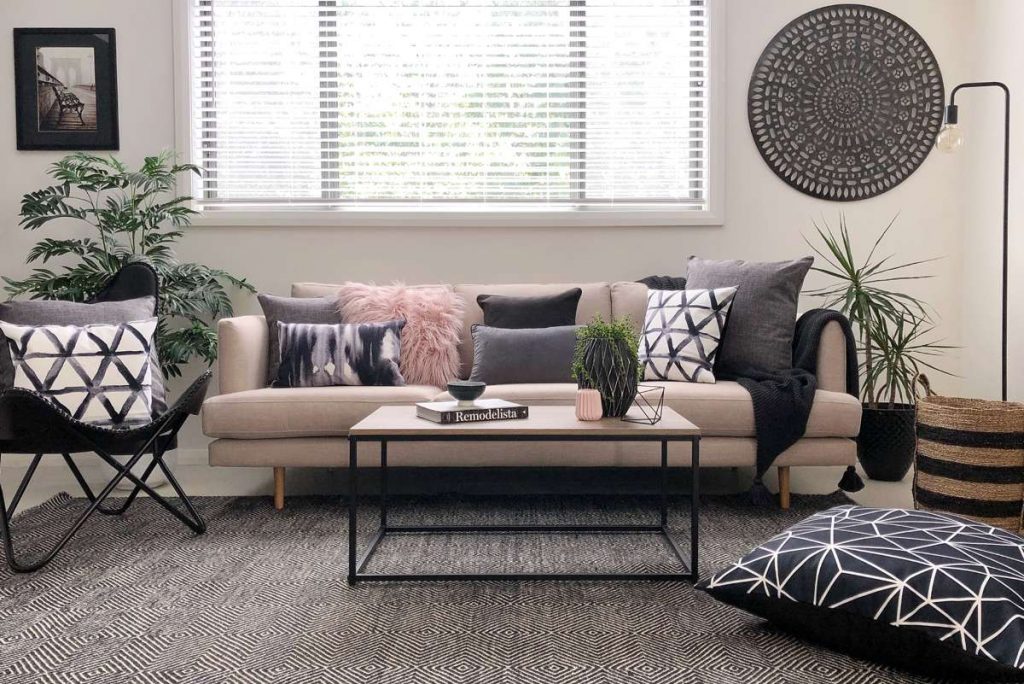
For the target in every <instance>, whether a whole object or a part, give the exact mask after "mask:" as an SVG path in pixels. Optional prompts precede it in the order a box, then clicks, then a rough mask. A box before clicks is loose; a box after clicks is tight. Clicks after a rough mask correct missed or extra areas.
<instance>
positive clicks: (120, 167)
mask: <svg viewBox="0 0 1024 684" xmlns="http://www.w3.org/2000/svg"><path fill="white" fill-rule="evenodd" d="M188 173H196V174H198V173H199V169H198V168H197V167H195V166H193V165H191V164H177V163H175V161H174V157H173V154H171V153H169V152H165V153H162V154H160V155H157V156H153V157H146V159H145V160H144V161H143V163H142V166H141V168H139V169H138V170H130V169H129V168H128V167H127V166H126V165H125V164H123V163H122V162H121V161H119V160H118V159H116V158H114V157H99V156H96V155H91V154H85V153H81V152H79V153H75V154H72V155H69V156H67V157H65V158H64V159H61V160H60V161H58V162H56V163H54V164H53V166H52V167H51V168H50V175H51V176H52V177H53V178H54V179H55V180H56V181H57V183H56V184H54V185H51V186H49V187H46V188H43V189H42V190H37V191H36V192H31V193H28V194H27V195H25V196H24V197H22V200H21V222H20V225H21V227H22V228H24V229H25V230H37V229H38V228H41V227H43V226H44V225H46V224H48V223H49V222H50V221H54V220H57V219H74V220H77V221H82V222H84V223H86V224H88V225H90V226H92V228H93V229H94V230H95V236H90V237H73V238H44V239H42V240H40V241H39V242H38V243H37V244H36V245H35V246H34V247H33V248H32V249H31V250H30V251H29V253H28V258H27V259H26V263H30V264H31V263H38V264H41V265H40V266H38V267H36V268H34V269H33V270H32V272H31V273H30V274H29V275H28V276H27V277H26V278H24V279H21V280H15V279H12V278H7V277H5V278H4V279H3V280H4V282H5V283H6V285H5V289H6V291H7V292H8V293H9V294H10V296H11V297H12V298H13V297H19V296H23V295H28V296H30V297H31V298H33V299H64V300H70V301H84V300H87V299H89V298H90V297H91V296H93V295H94V294H96V293H97V292H98V291H99V290H100V288H102V287H103V285H104V283H106V281H107V280H108V279H109V277H110V276H111V275H113V274H114V273H116V272H117V271H118V270H119V269H120V268H121V267H122V266H123V265H124V264H126V263H129V262H132V261H145V262H146V263H148V264H150V265H151V266H153V268H154V269H155V270H156V272H157V274H158V276H159V278H160V295H161V297H160V312H159V323H158V327H157V345H158V347H159V349H160V361H161V367H162V370H163V372H164V373H165V374H166V375H168V376H179V375H181V366H182V365H183V364H185V363H187V362H189V361H190V360H192V359H194V358H199V359H202V360H203V361H205V362H206V363H207V364H211V363H213V361H214V360H215V359H216V358H217V334H216V332H215V331H214V329H213V327H212V323H213V322H214V321H215V320H216V319H217V318H219V317H222V316H229V315H231V313H232V306H231V298H230V296H229V294H228V291H227V288H228V287H229V286H233V287H236V288H240V289H242V290H244V291H247V292H255V289H254V288H253V287H252V285H250V284H249V283H248V282H246V280H245V279H244V278H239V277H236V276H233V275H231V274H230V273H227V272H226V271H222V270H220V269H216V268H210V267H209V266H204V265H202V264H197V263H182V262H179V261H178V259H177V257H176V255H175V252H174V244H175V243H176V242H177V241H178V240H179V239H180V238H181V237H182V235H183V234H184V231H185V229H186V228H187V227H188V225H189V223H190V221H191V217H192V216H193V215H194V214H195V213H196V212H195V211H193V210H192V209H191V208H190V207H189V205H188V203H189V201H190V200H191V199H192V198H191V197H189V196H188V195H175V194H174V189H175V184H176V181H177V178H178V176H179V175H181V174H188ZM61 258H63V259H65V262H64V264H63V265H62V266H60V267H59V268H58V267H50V266H46V265H45V264H48V263H49V262H50V261H51V260H55V259H61Z"/></svg>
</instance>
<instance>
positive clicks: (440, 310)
mask: <svg viewBox="0 0 1024 684" xmlns="http://www.w3.org/2000/svg"><path fill="white" fill-rule="evenodd" d="M338 310H339V311H340V312H341V320H342V321H344V322H345V323H374V322H377V321H393V320H396V319H400V318H401V319H405V328H404V329H403V330H402V347H401V352H400V355H399V361H398V365H399V368H400V369H401V371H402V375H403V376H404V377H405V381H406V382H407V383H409V384H411V385H434V386H435V387H445V386H446V385H447V384H448V381H449V380H454V379H455V378H456V377H458V374H459V370H460V360H459V350H458V346H459V337H460V335H461V333H462V299H461V298H460V297H459V296H458V295H456V294H455V292H454V291H453V290H452V289H451V288H450V287H447V286H443V285H442V286H436V287H434V286H431V287H409V286H406V285H403V284H401V283H395V284H394V285H367V284H364V283H345V284H344V285H342V286H341V289H340V290H338Z"/></svg>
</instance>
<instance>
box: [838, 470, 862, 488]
mask: <svg viewBox="0 0 1024 684" xmlns="http://www.w3.org/2000/svg"><path fill="white" fill-rule="evenodd" d="M839 488H840V489H842V490H843V491H844V492H859V491H860V490H862V489H864V480H862V479H860V475H858V474H857V469H856V468H854V467H853V466H847V467H846V472H845V473H843V478H842V479H841V480H839Z"/></svg>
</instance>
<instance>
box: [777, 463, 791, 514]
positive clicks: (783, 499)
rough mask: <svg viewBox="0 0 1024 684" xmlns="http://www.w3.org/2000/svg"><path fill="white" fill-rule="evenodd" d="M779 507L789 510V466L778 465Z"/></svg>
mask: <svg viewBox="0 0 1024 684" xmlns="http://www.w3.org/2000/svg"><path fill="white" fill-rule="evenodd" d="M779 507H780V508H781V509H782V510H784V511H787V510H789V466H779Z"/></svg>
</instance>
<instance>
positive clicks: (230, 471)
mask: <svg viewBox="0 0 1024 684" xmlns="http://www.w3.org/2000/svg"><path fill="white" fill-rule="evenodd" d="M10 460H11V457H6V458H5V460H4V462H5V465H4V466H3V467H2V468H0V485H2V486H3V490H4V494H5V496H6V497H8V498H9V497H11V496H12V495H13V492H14V491H15V489H16V488H17V486H18V484H19V483H20V482H21V478H22V477H23V476H24V474H25V470H26V466H27V462H26V461H25V459H24V457H16V460H14V462H13V463H11V464H10V465H8V463H10ZM80 464H81V467H82V471H83V473H84V474H85V477H86V479H87V480H88V481H89V482H90V484H92V485H95V486H102V484H103V483H104V477H107V476H108V473H109V468H108V467H107V466H105V465H103V464H101V463H99V462H98V459H95V458H93V459H92V461H91V462H90V461H89V460H84V459H83V460H82V461H80ZM174 473H175V476H176V477H177V478H178V480H179V481H180V482H181V484H182V486H183V487H184V488H185V491H187V492H189V494H191V495H194V496H263V495H265V496H268V497H269V496H270V493H271V488H272V482H273V480H272V471H271V469H270V468H211V467H210V466H208V465H205V464H200V463H184V464H182V463H179V464H177V465H175V466H174ZM842 473H843V469H842V468H812V467H807V468H793V470H792V489H793V491H794V492H796V493H801V494H827V493H830V492H833V491H835V489H836V483H837V482H839V478H840V477H841V476H842ZM751 477H752V473H751V472H749V471H747V470H746V469H717V468H715V469H705V470H703V471H701V488H702V491H705V492H707V493H709V494H724V493H731V492H736V491H743V490H745V489H746V488H747V487H748V486H749V484H750V478H751ZM861 477H862V478H863V479H864V483H865V487H864V489H862V490H861V491H859V492H856V493H854V494H851V495H850V496H851V498H853V499H854V500H855V501H857V502H858V503H860V504H863V505H865V506H877V507H884V508H913V497H912V494H911V481H912V477H913V475H912V473H911V474H908V475H907V476H906V477H905V478H904V479H903V481H901V482H878V481H875V480H869V479H868V478H867V477H866V476H865V475H864V474H863V472H861ZM765 482H766V484H767V485H768V487H769V488H771V489H772V490H773V491H774V490H775V488H776V486H777V485H776V481H775V477H774V472H770V473H769V475H768V476H767V477H766V478H765ZM345 488H346V487H345V484H344V481H343V479H342V473H341V472H340V471H331V470H320V469H292V470H288V471H287V493H288V495H300V494H337V493H341V492H344V491H345ZM158 491H160V492H161V493H164V494H167V495H173V492H172V491H171V489H170V487H168V486H166V485H164V486H162V487H160V488H158ZM684 491H685V490H684ZM60 492H68V493H70V494H71V495H73V496H81V491H80V490H79V489H78V486H77V485H76V483H75V481H74V479H73V478H72V476H71V474H70V473H69V472H68V470H67V468H66V467H65V466H64V463H63V461H62V460H61V459H60V458H59V457H56V458H49V457H47V458H44V460H43V464H42V465H40V466H39V469H38V471H37V473H36V475H35V477H34V478H33V480H32V485H31V487H30V488H29V490H28V491H27V492H26V493H25V495H24V497H23V499H22V503H21V505H20V506H19V508H20V509H21V510H24V508H26V507H29V506H34V505H37V504H39V503H42V502H43V501H46V500H47V499H49V498H50V497H52V496H54V495H56V494H59V493H60Z"/></svg>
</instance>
